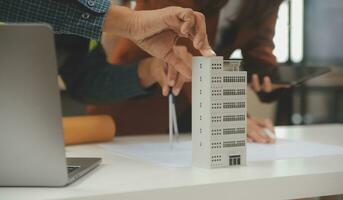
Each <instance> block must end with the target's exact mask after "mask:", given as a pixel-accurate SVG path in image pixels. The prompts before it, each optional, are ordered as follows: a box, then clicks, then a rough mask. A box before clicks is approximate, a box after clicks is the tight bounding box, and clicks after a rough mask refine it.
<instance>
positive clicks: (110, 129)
mask: <svg viewBox="0 0 343 200" xmlns="http://www.w3.org/2000/svg"><path fill="white" fill-rule="evenodd" d="M63 127H64V143H65V145H74V144H85V143H96V142H106V141H111V140H113V137H114V135H115V131H116V126H115V123H114V120H113V119H112V117H110V116H107V115H97V116H79V117H64V118H63Z"/></svg>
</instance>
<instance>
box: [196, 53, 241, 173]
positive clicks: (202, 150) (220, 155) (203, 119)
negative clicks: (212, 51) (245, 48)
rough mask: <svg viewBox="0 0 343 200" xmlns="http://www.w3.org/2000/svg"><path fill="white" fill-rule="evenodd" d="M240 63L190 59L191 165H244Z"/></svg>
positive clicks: (201, 58)
mask: <svg viewBox="0 0 343 200" xmlns="http://www.w3.org/2000/svg"><path fill="white" fill-rule="evenodd" d="M240 64H241V61H240V60H228V61H225V62H223V57H193V72H192V73H193V78H192V146H193V147H192V148H193V149H192V152H193V165H194V166H198V167H204V168H216V167H229V166H237V165H245V162H246V131H247V128H246V116H247V108H246V107H247V102H246V99H247V98H246V87H247V86H246V84H247V82H246V79H247V74H246V72H244V71H239V67H240Z"/></svg>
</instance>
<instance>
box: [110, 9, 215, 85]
mask: <svg viewBox="0 0 343 200" xmlns="http://www.w3.org/2000/svg"><path fill="white" fill-rule="evenodd" d="M104 31H110V32H111V31H112V32H116V33H117V34H119V35H120V36H123V37H127V38H129V39H131V40H132V41H134V42H135V43H136V44H137V45H138V46H139V47H141V48H142V49H143V50H145V51H146V52H148V53H150V54H151V55H153V56H154V57H157V58H159V59H161V60H163V61H165V62H166V63H168V64H170V65H171V66H173V67H175V69H176V71H177V72H179V73H181V74H182V75H184V76H185V77H186V78H188V79H190V78H191V68H190V67H189V66H187V64H186V63H185V62H184V61H183V60H182V59H181V58H179V57H178V56H177V55H176V54H175V52H174V50H173V47H174V45H175V42H176V40H177V39H178V37H185V38H189V39H191V40H192V41H193V46H194V47H195V48H196V49H198V50H199V51H200V52H201V54H202V55H204V56H213V55H215V53H214V51H213V50H212V48H211V47H210V46H209V43H208V39H207V33H206V24H205V17H204V15H203V14H201V13H199V12H195V11H193V10H191V9H189V8H180V7H167V8H163V9H158V10H151V11H132V10H129V9H127V8H124V7H120V6H115V5H112V6H111V9H110V11H109V13H108V16H107V18H106V20H105V25H104Z"/></svg>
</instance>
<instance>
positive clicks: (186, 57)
mask: <svg viewBox="0 0 343 200" xmlns="http://www.w3.org/2000/svg"><path fill="white" fill-rule="evenodd" d="M173 50H174V52H175V54H176V55H177V56H178V57H179V58H181V59H182V60H183V62H184V63H185V64H186V65H187V66H188V67H189V68H190V69H192V54H191V53H189V52H188V50H187V48H186V47H185V46H180V45H179V46H174V48H173ZM167 78H168V85H169V87H172V88H173V89H172V92H173V94H174V95H175V96H178V95H179V94H180V92H181V90H182V87H183V85H184V84H185V83H186V82H190V81H191V79H189V78H186V77H185V76H184V75H182V74H180V73H178V72H177V71H176V70H175V67H173V66H172V65H170V64H169V65H168V73H167Z"/></svg>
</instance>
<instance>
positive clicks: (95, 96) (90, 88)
mask: <svg viewBox="0 0 343 200" xmlns="http://www.w3.org/2000/svg"><path fill="white" fill-rule="evenodd" d="M137 67H138V66H137V65H136V64H131V65H124V66H118V65H110V64H108V63H107V62H106V57H105V54H104V52H103V49H102V48H101V47H98V48H97V49H95V50H94V51H93V52H91V53H90V54H89V55H88V56H87V57H86V58H83V59H82V61H80V62H79V63H78V64H76V63H73V64H72V65H71V66H68V65H66V66H63V67H62V68H61V69H60V74H61V75H62V77H63V79H64V81H65V83H66V85H67V90H68V92H69V93H70V95H71V96H72V97H74V98H75V99H77V100H80V101H82V102H85V103H92V104H106V103H114V102H116V101H120V100H124V99H128V98H133V97H136V96H141V95H147V94H150V90H149V89H146V88H145V87H143V86H142V85H141V82H140V79H139V77H138V71H137V70H138V69H137Z"/></svg>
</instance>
